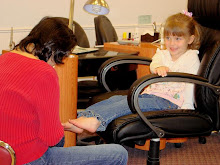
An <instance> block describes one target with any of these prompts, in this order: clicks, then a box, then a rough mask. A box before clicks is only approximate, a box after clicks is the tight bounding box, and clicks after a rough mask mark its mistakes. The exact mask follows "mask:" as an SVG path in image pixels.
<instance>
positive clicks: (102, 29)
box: [94, 15, 118, 45]
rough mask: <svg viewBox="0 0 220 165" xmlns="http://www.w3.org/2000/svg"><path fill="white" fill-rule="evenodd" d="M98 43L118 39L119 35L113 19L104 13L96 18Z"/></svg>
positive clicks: (101, 43)
mask: <svg viewBox="0 0 220 165" xmlns="http://www.w3.org/2000/svg"><path fill="white" fill-rule="evenodd" d="M94 24H95V34H96V45H103V44H104V43H105V42H116V41H118V35H117V33H116V31H115V28H114V26H113V25H112V23H111V21H110V20H109V19H108V18H107V17H106V16H104V15H99V16H98V17H95V18H94Z"/></svg>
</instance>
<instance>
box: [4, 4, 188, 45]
mask: <svg viewBox="0 0 220 165" xmlns="http://www.w3.org/2000/svg"><path fill="white" fill-rule="evenodd" d="M86 1H87V0H75V11H74V19H75V20H76V21H77V22H78V23H79V24H80V25H81V26H82V27H83V28H84V29H85V31H86V33H87V35H88V37H89V40H90V43H91V46H93V45H94V40H95V34H94V17H95V16H94V15H90V14H88V13H86V12H85V11H84V10H83V5H84V4H85V2H86ZM106 1H107V3H108V4H109V6H110V13H109V14H108V15H107V17H108V18H109V19H110V20H111V22H112V24H113V25H114V26H116V28H117V32H118V33H119V35H121V31H124V30H125V29H123V28H121V27H128V30H129V31H132V28H131V27H132V26H133V25H136V24H137V23H138V16H139V15H152V21H156V22H157V23H161V22H163V21H164V20H165V18H166V17H167V16H169V15H171V14H173V13H177V12H181V11H182V10H183V9H186V7H187V0H178V1H177V0H106ZM69 4H70V1H69V0H38V1H36V0H1V3H0V5H1V10H0V20H1V23H0V38H1V41H0V49H3V48H5V47H6V45H7V44H3V40H4V42H8V43H9V36H10V28H11V27H13V28H14V29H15V30H14V31H15V34H14V40H15V42H18V41H19V40H20V38H22V37H23V36H24V35H26V34H27V33H28V31H29V30H28V29H31V28H32V27H33V26H34V25H35V24H36V23H38V22H39V21H40V19H41V18H42V17H44V16H62V17H68V15H69ZM122 29H123V30H122ZM19 33H20V34H19ZM21 33H22V34H21Z"/></svg>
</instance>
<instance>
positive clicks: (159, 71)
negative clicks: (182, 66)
mask: <svg viewBox="0 0 220 165" xmlns="http://www.w3.org/2000/svg"><path fill="white" fill-rule="evenodd" d="M167 72H169V68H168V67H166V66H160V67H158V68H155V74H158V75H159V76H162V77H165V76H167Z"/></svg>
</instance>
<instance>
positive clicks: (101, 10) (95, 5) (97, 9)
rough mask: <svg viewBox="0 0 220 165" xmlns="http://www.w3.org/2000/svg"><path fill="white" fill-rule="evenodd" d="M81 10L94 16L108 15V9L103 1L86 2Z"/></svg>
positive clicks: (90, 0)
mask: <svg viewBox="0 0 220 165" xmlns="http://www.w3.org/2000/svg"><path fill="white" fill-rule="evenodd" d="M83 8H84V10H85V11H87V12H89V13H91V14H95V15H106V14H108V13H109V7H108V4H107V3H106V2H105V0H88V1H87V2H86V4H85V5H84V7H83Z"/></svg>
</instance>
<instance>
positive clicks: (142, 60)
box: [97, 55, 152, 92]
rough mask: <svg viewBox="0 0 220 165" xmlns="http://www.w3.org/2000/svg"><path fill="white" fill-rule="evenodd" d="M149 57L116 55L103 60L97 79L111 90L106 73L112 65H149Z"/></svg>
mask: <svg viewBox="0 0 220 165" xmlns="http://www.w3.org/2000/svg"><path fill="white" fill-rule="evenodd" d="M151 61H152V60H151V58H147V57H141V56H137V55H128V56H117V57H113V58H110V59H109V60H107V61H105V62H104V63H103V64H102V65H101V66H100V68H99V70H98V77H97V78H98V81H99V83H100V85H102V86H103V87H104V88H105V89H106V90H107V91H108V92H110V91H111V89H110V88H109V86H108V85H107V83H106V74H107V72H108V71H109V70H110V69H111V68H112V67H114V66H117V65H120V64H144V65H150V63H151Z"/></svg>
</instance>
